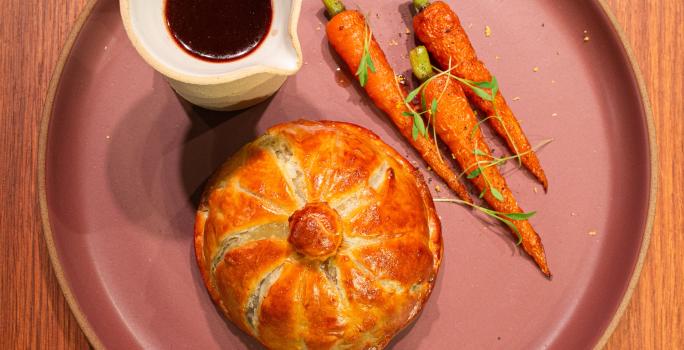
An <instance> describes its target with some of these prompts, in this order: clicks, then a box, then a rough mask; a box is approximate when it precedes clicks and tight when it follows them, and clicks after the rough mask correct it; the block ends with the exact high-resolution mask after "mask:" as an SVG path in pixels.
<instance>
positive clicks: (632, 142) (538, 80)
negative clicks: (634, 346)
mask: <svg viewBox="0 0 684 350" xmlns="http://www.w3.org/2000/svg"><path fill="white" fill-rule="evenodd" d="M354 3H355V4H357V5H358V6H359V7H361V8H363V11H364V12H366V13H369V14H370V18H371V25H372V26H373V28H374V33H375V35H376V36H377V38H378V41H379V43H380V45H381V46H382V47H383V48H384V49H385V51H386V53H387V56H388V59H389V61H390V63H391V64H392V65H393V66H394V68H395V69H396V71H397V72H400V73H405V74H406V73H407V72H408V69H409V62H408V59H407V58H406V53H407V51H408V49H409V48H411V47H413V45H414V41H413V38H412V35H408V36H407V35H406V29H407V28H410V27H411V25H410V22H409V21H410V13H409V5H408V2H407V1H365V0H358V1H355V2H354ZM450 3H451V5H452V6H453V7H454V8H455V10H456V11H457V13H458V14H459V15H460V17H461V20H462V22H463V25H464V27H465V28H466V30H467V31H468V33H469V34H470V37H471V39H472V41H473V44H474V46H475V47H476V49H477V51H478V53H479V55H480V57H481V59H482V60H483V61H485V62H486V63H487V64H488V66H489V68H490V69H491V70H492V71H493V73H494V74H495V75H496V76H497V78H498V80H499V82H500V84H501V87H502V89H503V91H504V93H505V95H506V96H507V97H508V100H509V101H510V103H511V106H512V108H513V110H514V111H515V112H516V114H517V115H518V117H519V119H520V120H521V122H522V125H523V127H524V129H525V130H526V132H527V135H528V137H529V138H530V141H531V142H532V143H533V144H537V143H539V142H541V141H543V140H545V139H549V138H553V139H554V141H553V142H552V143H551V144H550V145H548V146H546V147H545V148H544V149H543V150H541V151H540V152H539V157H540V159H541V162H542V164H543V166H544V168H545V170H546V173H547V175H548V177H549V179H550V191H549V192H548V193H544V191H543V190H541V186H540V185H538V184H537V183H536V182H535V181H534V180H533V179H532V178H531V177H530V176H528V175H527V173H526V172H524V171H520V170H517V169H515V168H514V167H510V168H508V170H507V171H506V176H507V178H508V182H509V185H510V187H511V188H512V189H513V190H514V192H515V195H516V196H517V198H518V200H519V202H520V203H521V205H522V207H523V208H524V209H526V210H536V211H537V212H538V213H537V215H536V216H535V217H534V218H533V219H532V223H533V225H534V226H535V228H536V229H537V231H538V232H539V233H540V235H541V236H542V239H543V242H544V245H545V247H546V254H547V257H548V261H549V264H550V266H551V269H552V271H553V273H554V278H553V280H552V281H549V280H547V279H546V278H544V277H543V276H542V274H541V273H540V272H539V271H538V270H537V268H536V267H535V266H534V264H533V263H532V262H531V260H529V259H528V258H527V257H526V256H525V255H523V254H521V252H520V250H519V249H518V248H517V247H516V246H515V245H514V242H513V240H512V239H511V238H510V236H509V234H508V233H506V232H505V230H504V229H503V228H502V227H501V226H499V225H497V224H494V223H491V222H489V221H487V220H486V219H483V218H482V217H480V216H478V215H475V213H473V212H472V211H469V210H465V209H464V208H462V207H459V206H456V205H452V204H442V203H440V204H438V205H437V209H438V212H439V215H440V216H441V218H442V224H443V233H444V242H445V256H444V263H443V267H442V269H441V271H440V275H439V276H438V281H437V284H436V287H435V290H434V293H433V295H432V297H431V299H430V300H429V302H428V303H427V304H426V307H425V309H424V311H423V312H422V314H421V315H420V317H419V318H418V319H417V321H416V322H414V323H413V324H412V325H410V326H409V327H408V328H407V329H406V330H404V331H403V332H402V333H401V334H400V335H399V336H398V337H397V338H396V339H395V340H394V341H393V343H392V347H393V348H394V349H452V348H463V349H495V348H501V349H529V348H547V347H548V348H558V349H561V348H563V349H580V348H587V347H591V346H595V345H597V344H601V342H602V341H603V340H605V339H606V337H607V335H609V333H610V330H611V329H612V327H614V325H615V323H616V320H617V319H618V318H619V315H620V314H621V310H622V309H623V308H624V306H625V305H626V302H627V299H628V296H629V294H630V289H631V287H632V286H633V284H634V282H635V281H636V278H637V276H638V272H639V270H640V266H641V262H642V259H643V256H644V252H645V250H646V247H647V245H648V237H649V234H650V223H651V218H652V209H653V198H654V192H655V191H654V181H653V178H652V176H653V174H654V172H655V170H656V169H655V165H654V164H655V156H654V153H653V152H654V144H653V142H654V140H653V130H652V126H651V122H650V116H649V109H648V104H647V102H646V96H645V93H644V90H643V89H642V88H641V85H640V84H639V80H638V79H639V78H638V73H637V71H636V68H635V67H634V65H633V61H632V60H631V59H630V56H629V54H628V51H627V50H626V49H625V46H624V45H623V42H622V40H621V36H620V34H619V31H618V30H617V29H616V27H615V25H614V21H613V20H612V19H611V17H610V15H609V14H608V13H607V12H606V11H605V9H604V5H602V4H601V3H600V2H599V1H589V0H585V1H574V0H563V1H561V0H558V1H545V0H535V1H531V0H511V1H504V2H502V1H499V0H484V1H450ZM485 26H490V28H491V30H492V35H491V36H489V37H486V36H485V35H484V28H485ZM585 30H586V31H587V32H586V34H585ZM299 35H300V39H301V44H302V49H303V51H304V61H305V62H304V65H303V67H302V69H301V71H300V72H299V73H298V74H297V75H296V76H294V77H292V78H290V79H288V80H287V82H286V83H285V85H284V86H283V87H282V89H281V90H280V91H279V92H278V93H277V94H276V95H275V96H274V97H272V98H271V99H269V100H267V101H266V102H264V103H261V104H259V105H257V106H255V107H253V108H250V109H248V110H244V111H240V112H232V113H218V112H209V111H206V110H202V109H199V108H196V107H193V106H191V105H189V104H188V103H186V102H184V101H183V100H182V99H180V98H179V97H178V96H176V95H175V94H174V93H173V91H172V90H171V88H170V87H169V86H168V84H167V83H166V82H165V81H164V79H163V78H162V77H161V76H160V75H159V74H157V73H155V72H154V71H153V70H152V69H151V68H150V67H149V66H147V65H146V64H145V63H144V62H143V60H142V59H141V58H140V57H139V56H138V54H137V53H136V52H135V50H134V49H133V47H132V46H131V44H130V43H129V40H128V38H127V37H126V34H125V33H124V30H123V27H122V23H121V20H120V17H119V8H118V2H117V1H114V0H100V1H97V2H93V3H91V4H90V5H89V6H87V9H86V12H85V14H84V15H83V16H82V17H81V21H80V22H79V23H78V25H77V28H76V29H75V32H74V35H73V36H72V38H71V40H70V41H69V42H68V44H67V47H66V49H65V54H64V55H63V60H62V61H60V64H59V66H58V69H57V72H56V74H55V78H54V80H53V85H52V89H51V90H50V91H51V93H50V95H49V98H48V104H47V106H46V112H45V119H44V126H43V130H42V135H41V142H42V143H41V145H42V147H41V158H40V162H41V163H40V167H41V177H40V183H39V184H40V188H41V205H42V213H43V219H44V223H45V234H46V237H47V241H48V245H49V249H50V252H51V256H52V261H53V264H54V265H55V270H56V272H57V275H58V277H59V280H60V283H61V285H62V288H63V290H64V293H65V295H66V297H67V300H68V301H69V303H70V305H71V307H72V310H73V311H74V314H75V315H76V317H77V319H78V320H79V322H80V324H81V326H82V328H83V330H84V332H85V333H86V334H87V336H88V338H89V339H90V341H91V343H92V344H93V345H94V346H95V347H96V348H111V349H135V348H146V349H152V348H160V349H168V348H195V349H212V348H225V349H241V348H253V347H257V345H256V343H255V342H254V341H252V340H251V339H250V338H249V337H248V336H246V335H244V334H243V333H241V332H240V331H238V330H237V329H236V328H235V327H232V326H231V325H230V323H229V322H227V321H226V320H224V318H223V317H222V316H221V314H220V313H219V312H218V311H217V309H216V308H215V307H214V306H213V304H212V302H211V300H210V298H209V296H208V294H207V292H206V291H205V288H204V286H203V285H202V283H201V279H200V275H199V271H198V269H197V267H196V265H195V260H194V255H193V247H192V232H193V218H194V211H195V209H196V205H197V199H198V196H199V194H200V192H201V191H202V186H203V183H204V181H205V180H206V179H207V177H208V176H209V175H210V174H211V173H212V171H213V170H214V169H216V168H217V167H218V166H219V165H220V164H221V163H222V162H223V161H224V160H225V159H226V158H227V157H229V156H230V155H231V154H233V152H235V151H236V150H237V149H238V148H239V147H240V146H241V145H243V144H245V143H246V142H248V141H250V140H252V139H253V138H255V137H256V136H257V135H260V134H261V133H263V132H264V131H265V130H266V129H267V128H268V127H270V126H272V125H274V124H276V123H280V122H284V121H288V120H294V119H299V118H308V119H332V120H341V121H348V122H352V123H356V124H359V125H362V126H365V127H367V128H369V129H371V130H373V131H374V132H375V133H377V134H378V135H379V136H380V137H381V138H382V139H383V140H385V141H386V142H387V143H388V144H390V145H391V146H393V147H395V148H396V149H397V150H399V151H400V152H401V153H402V154H404V155H407V157H408V158H409V159H410V160H412V161H414V162H416V163H417V164H420V166H421V167H422V168H425V166H424V165H423V163H422V162H421V161H420V158H419V157H417V155H416V154H415V153H414V152H413V151H412V150H411V149H410V147H408V146H407V144H406V142H405V141H404V140H402V139H401V137H400V136H399V134H398V133H397V132H396V131H395V130H394V128H393V127H392V125H391V124H390V123H389V121H388V120H387V119H386V117H385V116H383V115H382V113H380V112H379V111H378V110H377V109H376V108H375V107H374V106H373V105H371V104H370V103H369V100H368V99H367V98H366V97H365V96H364V95H363V93H362V91H361V90H360V89H359V88H358V87H357V86H356V85H357V84H350V83H349V81H350V80H352V78H353V76H352V75H350V74H348V73H344V67H343V68H342V72H337V68H338V67H340V66H341V62H340V61H339V59H338V58H337V57H336V56H335V55H334V54H333V53H332V51H331V48H330V47H329V45H328V44H327V41H326V38H325V18H324V16H323V12H322V10H321V5H320V3H319V2H318V1H306V2H305V3H304V5H303V8H302V13H301V21H300V24H299ZM585 35H588V36H589V38H590V40H589V41H588V42H585V41H584V40H583V38H584V36H585ZM535 67H536V68H535ZM537 68H538V69H537ZM535 71H536V72H535ZM515 97H519V98H515ZM491 142H492V144H493V146H494V148H495V149H496V151H497V152H498V153H501V152H502V151H503V148H502V147H501V143H500V142H498V140H497V139H496V138H491ZM424 174H425V177H426V178H428V179H429V181H430V187H431V188H432V189H433V195H434V196H436V197H451V196H452V194H451V193H449V192H447V191H445V190H442V191H441V192H439V193H437V192H436V191H434V188H435V187H436V186H437V185H440V182H439V180H437V179H435V178H434V175H433V174H432V173H430V172H428V171H425V172H424ZM441 187H442V188H445V186H443V185H441Z"/></svg>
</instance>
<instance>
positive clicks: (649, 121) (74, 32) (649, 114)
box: [37, 0, 658, 350]
mask: <svg viewBox="0 0 684 350" xmlns="http://www.w3.org/2000/svg"><path fill="white" fill-rule="evenodd" d="M98 2H99V0H88V2H87V3H86V5H85V6H84V8H83V9H82V10H81V13H80V14H79V15H78V17H77V19H76V21H75V22H74V24H73V27H72V29H71V31H70V32H69V36H68V37H67V39H66V41H65V42H64V45H63V46H62V50H61V52H60V55H59V58H58V60H57V63H56V65H55V68H54V71H53V74H52V77H51V78H50V85H49V87H48V90H47V95H46V98H45V102H44V105H43V110H42V114H41V121H40V134H39V136H38V160H37V161H38V178H37V181H38V202H39V206H40V217H41V223H42V228H43V237H44V238H45V244H46V246H47V250H48V255H49V257H50V264H51V265H52V270H53V271H54V274H55V277H57V282H58V284H59V287H60V289H61V290H62V294H63V295H64V299H66V301H67V304H68V305H69V309H70V310H71V313H72V315H73V316H74V318H76V322H77V323H78V325H79V327H80V329H81V331H82V332H83V333H84V334H85V336H86V338H87V339H88V341H89V342H90V345H91V346H92V347H93V348H94V349H97V350H101V349H106V347H105V346H104V344H103V343H102V341H101V340H100V338H99V337H98V335H97V333H96V332H95V330H94V329H93V328H92V326H91V324H90V322H89V321H88V319H87V317H86V315H85V314H84V313H83V311H82V310H81V307H80V305H79V303H78V301H77V300H76V298H75V297H74V294H73V292H72V291H71V286H70V284H69V281H68V280H67V279H66V277H65V276H64V270H63V268H62V264H61V260H60V259H59V255H58V253H57V248H56V247H55V241H54V237H53V234H52V225H51V224H50V216H49V212H48V205H47V191H46V181H45V180H46V177H45V171H46V156H47V139H48V132H49V126H50V120H51V119H52V112H53V110H54V101H55V96H56V93H57V88H58V87H59V83H60V81H61V80H62V73H63V71H64V67H65V64H66V62H67V60H68V59H69V57H70V56H71V53H72V51H73V46H74V43H75V42H76V39H77V38H78V37H79V35H80V33H81V31H82V30H83V26H84V24H85V22H86V21H87V20H88V18H89V17H90V15H91V14H92V12H93V9H94V7H95V5H96V4H97V3H98ZM595 3H597V4H598V5H599V8H600V10H601V11H602V12H603V14H604V15H605V16H606V17H607V19H608V21H609V24H610V25H611V27H612V29H613V30H614V31H615V34H617V37H618V39H619V42H620V45H621V47H622V49H623V50H624V52H625V54H626V56H627V59H628V62H629V68H630V70H631V73H632V76H633V77H634V79H635V80H636V83H637V86H638V90H639V97H640V101H641V104H642V106H643V112H644V114H645V115H646V131H647V133H648V148H649V149H648V155H649V159H650V177H649V181H650V188H649V199H648V211H647V217H646V225H645V228H644V233H643V238H642V241H641V246H640V248H639V255H638V257H637V261H636V265H635V266H634V270H633V271H632V275H631V277H630V278H629V283H628V284H627V289H626V291H625V293H624V294H623V296H622V300H621V301H620V303H619V304H618V307H617V309H616V311H615V313H614V314H613V317H612V319H611V321H610V323H609V324H608V326H607V327H606V329H605V330H604V331H603V334H602V335H601V337H600V338H599V340H598V342H597V343H596V344H595V346H594V349H602V348H603V347H604V346H605V345H606V343H607V342H608V340H609V339H610V337H611V335H612V334H613V332H614V331H615V329H616V328H617V326H618V324H619V323H620V320H621V319H622V316H623V315H624V313H625V312H626V311H627V307H628V306H629V303H630V300H631V299H632V294H633V293H634V290H635V289H636V286H637V285H638V283H639V279H640V277H641V271H642V269H643V265H644V262H645V260H646V255H647V253H648V248H649V247H650V242H651V235H652V233H653V225H654V218H655V210H656V199H657V192H658V179H657V174H658V153H657V149H658V146H657V140H656V131H655V124H654V121H653V111H652V109H651V102H650V99H649V95H648V90H647V89H646V85H645V83H644V79H643V76H642V73H641V69H640V68H639V64H638V62H637V60H636V57H635V56H634V53H633V51H632V48H631V45H630V44H629V41H628V40H627V36H626V34H625V32H624V31H623V29H622V27H621V26H620V24H619V22H618V21H617V18H616V17H615V15H614V14H613V13H612V11H611V10H610V8H609V7H608V4H607V2H606V0H595Z"/></svg>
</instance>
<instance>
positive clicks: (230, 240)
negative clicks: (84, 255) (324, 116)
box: [195, 121, 442, 349]
mask: <svg viewBox="0 0 684 350" xmlns="http://www.w3.org/2000/svg"><path fill="white" fill-rule="evenodd" d="M195 253H196V258H197V263H198V266H199V269H200V272H201V273H202V277H203V279H204V283H205V286H206V287H207V290H208V291H209V294H210V295H211V297H212V299H213V300H214V302H215V303H216V304H217V305H218V306H219V308H220V309H221V310H222V311H223V313H224V314H225V315H226V316H227V317H228V318H229V319H230V320H231V321H232V322H233V323H234V324H236V325H237V326H238V327H240V328H241V329H242V330H243V331H245V332H246V333H248V334H250V335H252V336H253V337H255V338H256V339H257V340H259V341H260V342H261V343H262V344H263V345H264V346H266V347H267V348H270V349H369V348H376V349H380V348H383V347H385V346H386V345H387V344H388V343H389V341H390V340H391V339H392V337H393V336H394V335H395V334H396V333H397V332H399V331H400V330H401V329H402V328H404V327H405V326H406V325H407V324H408V323H410V322H411V321H412V320H413V319H415V318H416V316H417V315H418V314H419V312H420V310H421V309H422V307H423V305H424V303H425V302H426V301H427V299H428V297H429V295H430V293H431V291H432V288H433V286H434V282H435V278H436V275H437V271H438V269H439V265H440V262H441V257H442V240H441V229H440V223H439V219H438V218H437V215H436V214H435V209H434V204H433V202H432V198H431V196H430V193H429V191H428V189H427V187H426V185H425V182H424V181H423V179H422V176H421V175H420V174H419V172H418V171H417V170H416V169H415V168H414V167H413V166H412V165H411V164H409V163H408V162H407V161H406V160H405V159H403V158H402V157H401V156H400V155H399V154H398V153H397V152H396V151H394V150H393V149H392V148H390V147H389V146H387V145H386V144H385V143H383V142H382V141H381V140H380V139H379V138H378V137H377V136H376V135H375V134H373V133H371V132H370V131H368V130H366V129H364V128H361V127H359V126H356V125H352V124H348V123H338V122H328V121H323V122H312V121H296V122H290V123H285V124H280V125H276V126H274V127H272V128H271V129H269V130H268V131H267V132H266V134H265V135H262V136H261V137H259V138H257V139H256V140H255V141H253V142H251V143H249V144H247V145H245V146H244V147H243V148H242V149H241V150H240V151H239V152H238V153H236V154H235V155H234V156H232V157H231V158H230V159H229V160H228V161H227V162H226V163H225V164H224V165H223V166H222V167H221V168H220V169H219V170H218V171H217V172H216V173H215V174H214V176H213V177H212V179H211V180H210V181H209V182H208V184H207V187H206V188H205V192H204V194H203V196H202V200H201V203H200V207H199V208H198V211H197V216H196V220H195Z"/></svg>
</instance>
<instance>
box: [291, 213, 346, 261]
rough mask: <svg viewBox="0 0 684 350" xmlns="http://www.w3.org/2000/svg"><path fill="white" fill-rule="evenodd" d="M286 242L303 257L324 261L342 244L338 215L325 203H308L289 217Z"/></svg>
mask: <svg viewBox="0 0 684 350" xmlns="http://www.w3.org/2000/svg"><path fill="white" fill-rule="evenodd" d="M288 221H289V223H290V236H289V237H288V239H287V241H288V242H290V244H292V246H293V247H294V250H295V251H296V252H298V253H300V254H302V255H303V256H306V257H308V258H311V259H316V260H321V261H323V260H326V259H327V258H329V257H330V256H332V255H334V254H335V253H336V252H337V247H339V246H340V243H342V234H341V233H340V231H341V229H342V224H341V222H340V215H339V214H337V212H336V211H335V209H333V208H331V207H330V206H328V204H327V203H309V204H306V205H305V206H304V208H302V209H299V210H297V211H295V212H294V214H292V216H290V219H289V220H288Z"/></svg>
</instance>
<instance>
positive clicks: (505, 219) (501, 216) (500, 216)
mask: <svg viewBox="0 0 684 350" xmlns="http://www.w3.org/2000/svg"><path fill="white" fill-rule="evenodd" d="M483 192H484V191H483ZM434 201H435V202H436V203H456V204H461V205H464V206H469V207H471V208H475V209H477V210H479V211H480V212H482V213H483V214H486V215H488V216H490V217H492V218H494V219H496V220H499V221H501V222H502V223H504V224H505V225H506V226H508V227H509V228H510V229H511V231H513V232H514V233H515V234H516V236H518V242H517V243H516V244H517V245H520V244H521V243H522V235H520V231H518V228H517V227H515V224H513V222H512V221H511V220H516V221H517V220H518V219H517V218H519V217H525V218H524V219H520V220H525V219H526V218H529V217H531V216H532V215H534V214H535V212H530V213H515V214H505V213H501V212H498V211H494V210H491V209H487V208H483V207H481V206H479V205H476V204H473V203H468V202H466V201H464V200H460V199H455V198H434ZM511 216H512V217H511Z"/></svg>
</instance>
